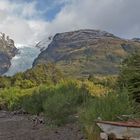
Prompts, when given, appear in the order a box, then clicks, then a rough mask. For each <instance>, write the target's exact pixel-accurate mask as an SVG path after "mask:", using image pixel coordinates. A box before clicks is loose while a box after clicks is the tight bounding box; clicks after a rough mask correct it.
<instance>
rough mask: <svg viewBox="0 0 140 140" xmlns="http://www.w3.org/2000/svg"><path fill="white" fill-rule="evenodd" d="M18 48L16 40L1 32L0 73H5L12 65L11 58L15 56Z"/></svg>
mask: <svg viewBox="0 0 140 140" xmlns="http://www.w3.org/2000/svg"><path fill="white" fill-rule="evenodd" d="M17 51H18V49H17V48H16V47H15V44H14V41H13V40H12V39H10V38H9V36H7V37H6V36H5V34H4V33H1V34H0V75H2V74H4V73H5V72H6V71H7V70H8V69H9V67H10V65H11V62H10V61H11V59H12V57H14V56H15V54H16V53H17Z"/></svg>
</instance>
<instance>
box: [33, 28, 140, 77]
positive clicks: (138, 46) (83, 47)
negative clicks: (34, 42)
mask: <svg viewBox="0 0 140 140" xmlns="http://www.w3.org/2000/svg"><path fill="white" fill-rule="evenodd" d="M42 47H46V46H42ZM138 50H140V42H139V41H137V40H136V39H134V40H125V39H121V38H119V37H117V36H115V35H113V34H111V33H108V32H106V31H100V30H78V31H72V32H65V33H58V34H56V35H55V36H54V38H53V40H52V42H51V43H50V44H49V46H48V47H47V48H46V49H45V50H44V51H42V52H41V53H40V55H39V56H38V58H37V59H35V61H34V63H33V66H34V65H37V64H40V63H46V64H47V63H48V62H53V63H56V65H57V66H58V67H59V68H61V69H62V71H63V72H64V73H65V74H66V75H70V76H76V77H81V76H88V75H89V74H104V75H107V74H117V73H118V72H119V66H120V63H121V62H122V60H123V59H124V58H125V57H126V56H127V55H129V54H131V53H134V52H135V51H138Z"/></svg>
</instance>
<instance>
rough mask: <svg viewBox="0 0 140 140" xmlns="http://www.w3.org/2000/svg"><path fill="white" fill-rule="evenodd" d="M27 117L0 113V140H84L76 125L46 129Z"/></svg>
mask: <svg viewBox="0 0 140 140" xmlns="http://www.w3.org/2000/svg"><path fill="white" fill-rule="evenodd" d="M31 117H32V116H29V115H13V114H12V113H9V112H5V111H0V140H85V139H86V138H84V136H83V134H82V132H81V130H80V129H79V127H78V126H77V125H76V124H68V125H66V126H65V127H60V128H56V129H48V128H46V127H45V125H44V124H40V123H39V124H37V125H35V123H34V122H33V121H32V120H31Z"/></svg>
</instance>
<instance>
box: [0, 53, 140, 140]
mask: <svg viewBox="0 0 140 140" xmlns="http://www.w3.org/2000/svg"><path fill="white" fill-rule="evenodd" d="M139 62H140V57H139V55H137V54H136V55H133V56H131V57H129V58H128V59H126V60H125V61H124V63H123V65H122V69H121V73H120V75H119V76H118V77H119V78H118V77H117V76H106V77H105V76H104V77H103V76H96V75H95V76H94V75H90V76H89V78H88V79H84V80H74V79H66V78H65V77H64V76H63V75H62V74H61V71H60V70H59V69H57V68H56V66H55V65H54V64H48V65H47V66H46V65H38V66H36V67H34V68H33V69H30V70H27V71H26V72H25V73H18V74H16V75H15V76H13V77H0V78H1V79H0V87H1V88H0V108H1V109H7V110H18V109H23V110H24V111H26V112H28V113H31V114H40V113H42V112H43V113H44V114H45V117H46V123H47V125H55V126H60V125H64V124H66V123H71V122H72V123H74V122H79V123H80V125H81V126H82V128H83V129H84V130H85V133H86V134H87V137H88V139H89V140H98V138H99V130H98V128H97V126H96V123H95V121H96V120H97V119H98V118H101V119H102V120H109V121H117V120H118V118H119V117H121V116H122V115H131V116H132V117H139V115H140V111H139V110H136V109H137V108H136V105H135V101H137V102H139V90H140V84H139V83H140V79H139V77H140V75H139V74H140V63H139ZM117 81H119V84H117ZM9 87H10V88H9ZM130 95H133V98H131V96H130ZM133 99H135V100H134V101H133ZM138 105H139V103H138Z"/></svg>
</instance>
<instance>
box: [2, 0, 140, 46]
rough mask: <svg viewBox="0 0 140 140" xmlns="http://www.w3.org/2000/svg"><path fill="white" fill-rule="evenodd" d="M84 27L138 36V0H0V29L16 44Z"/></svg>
mask: <svg viewBox="0 0 140 140" xmlns="http://www.w3.org/2000/svg"><path fill="white" fill-rule="evenodd" d="M83 28H87V29H89V28H90V29H100V30H106V31H108V32H111V33H113V34H115V35H118V36H120V37H124V38H133V37H140V0H0V32H4V33H6V34H8V35H10V37H11V38H13V39H14V40H15V42H16V43H18V44H30V43H35V42H37V41H39V40H41V39H42V38H43V37H44V36H45V35H46V36H48V35H54V34H55V33H57V32H64V31H70V30H77V29H83Z"/></svg>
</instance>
